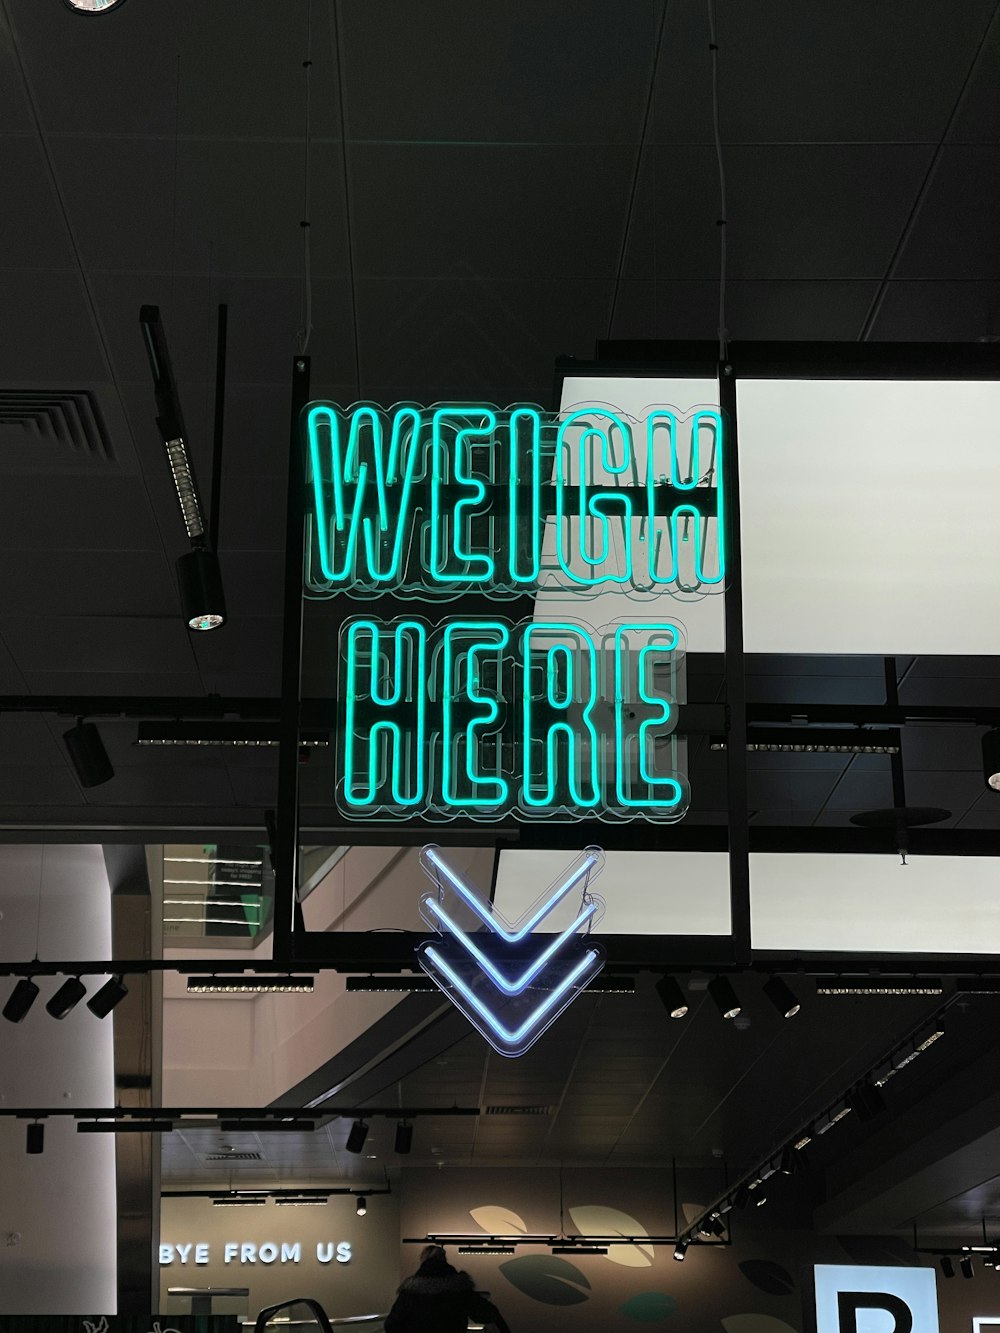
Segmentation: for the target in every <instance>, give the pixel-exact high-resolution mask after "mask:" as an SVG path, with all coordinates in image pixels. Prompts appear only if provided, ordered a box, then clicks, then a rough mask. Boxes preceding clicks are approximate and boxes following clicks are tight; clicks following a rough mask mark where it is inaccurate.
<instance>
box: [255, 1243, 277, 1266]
mask: <svg viewBox="0 0 1000 1333" xmlns="http://www.w3.org/2000/svg"><path fill="white" fill-rule="evenodd" d="M277 1257H278V1247H277V1245H275V1243H274V1241H273V1240H266V1241H265V1242H264V1244H263V1245H262V1246H261V1247H260V1250H259V1251H258V1252H257V1258H258V1259H259V1260H260V1261H261V1263H262V1264H273V1263H274V1261H275V1259H277Z"/></svg>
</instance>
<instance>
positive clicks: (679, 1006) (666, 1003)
mask: <svg viewBox="0 0 1000 1333" xmlns="http://www.w3.org/2000/svg"><path fill="white" fill-rule="evenodd" d="M656 993H657V995H658V996H659V997H660V1003H661V1004H662V1005H663V1007H664V1009H666V1011H667V1013H668V1014H669V1015H670V1017H671V1018H683V1017H684V1015H685V1014H686V1013H687V1011H688V1008H689V1006H688V1002H687V996H686V995H685V994H684V992H683V991H682V990H681V988H680V984H679V982H678V981H677V979H676V977H661V978H660V979H659V981H658V982H657V983H656Z"/></svg>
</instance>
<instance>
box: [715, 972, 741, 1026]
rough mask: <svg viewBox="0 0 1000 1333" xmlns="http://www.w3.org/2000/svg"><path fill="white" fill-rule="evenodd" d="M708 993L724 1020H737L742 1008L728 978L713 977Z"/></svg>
mask: <svg viewBox="0 0 1000 1333" xmlns="http://www.w3.org/2000/svg"><path fill="white" fill-rule="evenodd" d="M708 993H709V995H711V997H712V999H713V1000H714V1001H715V1005H716V1008H717V1009H718V1011H719V1013H720V1014H721V1015H722V1017H723V1018H735V1017H736V1015H737V1014H738V1013H739V1012H740V1009H741V1008H742V1006H741V1005H740V1002H739V1000H738V999H737V998H736V992H735V991H734V990H733V987H732V983H731V982H730V980H729V978H728V977H713V978H712V980H711V981H710V982H709V983H708Z"/></svg>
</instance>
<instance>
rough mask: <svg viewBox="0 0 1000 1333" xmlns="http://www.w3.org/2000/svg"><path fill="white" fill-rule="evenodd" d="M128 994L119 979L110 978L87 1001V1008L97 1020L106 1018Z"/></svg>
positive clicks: (123, 983) (126, 988)
mask: <svg viewBox="0 0 1000 1333" xmlns="http://www.w3.org/2000/svg"><path fill="white" fill-rule="evenodd" d="M127 994H128V987H127V986H126V985H125V982H124V981H123V980H122V979H121V977H112V978H111V979H110V981H106V982H105V983H104V985H103V986H102V987H101V989H100V990H99V991H98V992H97V994H96V995H92V996H91V997H90V999H89V1000H88V1001H87V1008H88V1009H89V1010H90V1012H91V1013H92V1014H95V1015H96V1016H97V1017H98V1018H107V1016H108V1014H110V1013H111V1010H112V1009H114V1007H115V1005H117V1004H121V1002H122V1000H124V998H125V996H126V995H127Z"/></svg>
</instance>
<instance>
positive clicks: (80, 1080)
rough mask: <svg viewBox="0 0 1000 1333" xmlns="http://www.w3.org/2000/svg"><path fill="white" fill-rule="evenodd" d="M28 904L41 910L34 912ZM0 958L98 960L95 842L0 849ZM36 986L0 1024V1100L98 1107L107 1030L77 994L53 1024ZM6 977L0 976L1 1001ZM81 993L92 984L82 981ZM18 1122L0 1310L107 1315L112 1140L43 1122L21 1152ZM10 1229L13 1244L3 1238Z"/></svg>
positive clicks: (108, 1083) (8, 1142) (103, 884)
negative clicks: (28, 1006)
mask: <svg viewBox="0 0 1000 1333" xmlns="http://www.w3.org/2000/svg"><path fill="white" fill-rule="evenodd" d="M39 901H40V903H41V912H40V914H39ZM0 911H2V913H3V916H2V919H0V956H2V957H3V958H4V959H5V960H6V961H24V960H26V959H29V958H32V957H33V956H35V951H36V940H37V948H38V956H39V957H41V958H43V959H46V958H47V959H52V960H54V961H62V960H70V959H97V958H109V957H110V955H111V894H110V889H109V886H108V880H107V874H106V872H105V868H104V858H103V855H102V853H101V849H100V847H72V846H66V847H62V846H59V847H57V846H49V847H0ZM59 984H60V982H59V981H56V980H52V979H44V980H40V981H39V985H40V987H41V994H40V995H39V997H38V999H37V1000H36V1001H35V1005H34V1008H33V1009H32V1010H31V1012H30V1013H29V1014H28V1015H27V1017H26V1018H25V1019H24V1020H23V1022H21V1023H20V1024H18V1025H16V1026H14V1025H12V1024H10V1023H6V1022H0V1101H2V1104H3V1106H4V1108H5V1109H6V1108H9V1107H19V1106H28V1107H31V1106H75V1107H105V1106H111V1105H112V1104H113V1102H114V1050H113V1028H112V1023H111V1020H110V1019H106V1020H104V1021H103V1022H102V1021H101V1020H99V1019H97V1018H95V1017H94V1016H93V1014H91V1013H90V1011H89V1010H88V1009H87V1008H86V1006H85V1004H84V1003H81V1004H79V1005H78V1006H77V1007H76V1009H74V1010H73V1011H72V1012H71V1013H70V1014H69V1015H68V1016H67V1017H66V1018H64V1019H62V1020H59V1021H57V1020H56V1019H54V1018H52V1017H50V1015H49V1014H47V1013H46V1012H45V1008H44V1004H45V1001H46V1000H47V999H48V998H49V996H50V995H51V994H52V993H53V992H54V991H55V990H56V988H57V986H58V985H59ZM12 987H13V982H12V981H3V982H0V994H2V1001H3V1002H4V1003H5V1002H6V999H7V996H8V995H9V993H10V990H11V989H12ZM89 988H90V989H91V990H93V985H90V987H89ZM24 1141H25V1125H24V1122H23V1121H18V1120H10V1119H7V1118H6V1117H4V1118H3V1119H0V1310H2V1311H3V1312H4V1313H5V1314H72V1313H80V1312H89V1313H95V1314H97V1313H100V1314H113V1313H115V1311H116V1309H117V1292H116V1284H117V1236H116V1198H115V1145H114V1136H113V1135H111V1134H106V1135H105V1134H78V1133H76V1128H75V1125H74V1124H73V1122H71V1121H54V1120H50V1121H49V1122H48V1123H47V1124H46V1126H45V1152H44V1153H43V1154H42V1155H41V1156H31V1157H29V1156H28V1155H27V1154H26V1153H25V1150H24ZM12 1234H13V1235H16V1236H17V1241H16V1243H15V1244H11V1243H9V1241H7V1242H6V1243H5V1238H7V1237H8V1236H10V1235H12Z"/></svg>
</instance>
